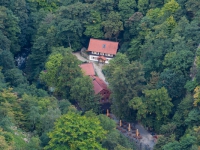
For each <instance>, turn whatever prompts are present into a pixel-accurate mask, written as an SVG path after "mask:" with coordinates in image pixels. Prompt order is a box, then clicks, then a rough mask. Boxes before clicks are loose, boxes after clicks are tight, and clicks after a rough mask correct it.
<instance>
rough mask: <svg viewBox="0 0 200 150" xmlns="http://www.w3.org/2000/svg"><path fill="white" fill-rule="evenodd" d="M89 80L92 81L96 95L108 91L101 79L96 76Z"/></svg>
mask: <svg viewBox="0 0 200 150" xmlns="http://www.w3.org/2000/svg"><path fill="white" fill-rule="evenodd" d="M91 78H92V79H93V80H92V83H93V85H94V92H95V94H98V93H99V92H101V91H102V90H108V88H107V85H106V83H105V82H104V81H103V80H102V79H100V78H99V77H96V76H91Z"/></svg>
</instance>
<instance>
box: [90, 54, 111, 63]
mask: <svg viewBox="0 0 200 150" xmlns="http://www.w3.org/2000/svg"><path fill="white" fill-rule="evenodd" d="M102 56H103V55H102ZM98 57H99V56H96V55H89V60H91V61H98V59H97V58H98ZM104 57H105V56H104ZM105 58H106V61H105V63H106V64H108V63H109V60H110V59H112V58H107V57H105Z"/></svg>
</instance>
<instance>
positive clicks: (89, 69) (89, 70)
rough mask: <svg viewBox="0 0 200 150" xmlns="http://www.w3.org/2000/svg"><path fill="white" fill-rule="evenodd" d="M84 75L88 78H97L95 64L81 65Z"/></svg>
mask: <svg viewBox="0 0 200 150" xmlns="http://www.w3.org/2000/svg"><path fill="white" fill-rule="evenodd" d="M80 67H81V69H82V71H83V73H84V74H85V75H87V76H95V71H94V66H93V63H85V64H81V65H80Z"/></svg>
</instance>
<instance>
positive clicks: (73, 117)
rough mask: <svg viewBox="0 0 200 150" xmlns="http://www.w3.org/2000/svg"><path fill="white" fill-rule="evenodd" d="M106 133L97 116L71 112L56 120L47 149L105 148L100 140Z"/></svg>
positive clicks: (101, 149)
mask: <svg viewBox="0 0 200 150" xmlns="http://www.w3.org/2000/svg"><path fill="white" fill-rule="evenodd" d="M63 125H64V126H63ZM105 134H106V131H105V130H103V128H102V127H101V126H100V121H99V120H98V118H97V117H92V118H88V117H86V116H80V115H79V114H76V113H72V112H69V113H68V114H66V115H63V116H61V117H60V118H59V119H58V120H57V121H56V123H55V127H54V130H53V131H52V132H50V133H49V134H48V135H49V138H50V139H51V140H50V141H49V145H48V146H46V147H45V149H55V150H56V149H57V150H58V149H70V150H75V149H99V150H103V149H104V148H102V146H101V144H100V142H101V141H102V140H103V139H104V138H105Z"/></svg>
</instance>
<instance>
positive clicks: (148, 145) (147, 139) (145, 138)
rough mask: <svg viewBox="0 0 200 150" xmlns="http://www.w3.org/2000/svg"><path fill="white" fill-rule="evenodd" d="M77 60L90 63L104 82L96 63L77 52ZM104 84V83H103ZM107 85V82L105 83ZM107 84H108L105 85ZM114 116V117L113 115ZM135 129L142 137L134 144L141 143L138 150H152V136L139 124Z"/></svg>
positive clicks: (100, 67)
mask: <svg viewBox="0 0 200 150" xmlns="http://www.w3.org/2000/svg"><path fill="white" fill-rule="evenodd" d="M73 54H74V55H75V56H76V57H77V58H78V59H79V60H81V61H88V62H92V63H93V65H94V69H95V71H96V73H97V75H98V77H99V78H101V79H102V80H103V81H105V76H104V74H103V73H102V66H100V65H97V64H96V63H94V62H93V61H90V60H88V59H85V58H83V57H82V56H81V55H80V53H79V52H77V53H73ZM105 82H106V81H105ZM106 83H107V82H106ZM107 84H108V83H107ZM113 116H114V115H113ZM113 119H114V120H115V121H116V122H118V120H117V119H116V118H115V117H114V118H113ZM135 128H136V129H138V131H139V133H140V135H141V136H142V139H141V140H139V141H135V142H136V143H137V142H139V143H141V144H142V145H143V146H145V147H141V148H140V149H142V150H143V149H145V150H152V149H153V146H154V145H155V143H154V139H153V136H152V135H151V134H150V133H149V132H148V131H147V130H146V129H145V128H144V127H143V126H142V125H141V124H136V125H135Z"/></svg>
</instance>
